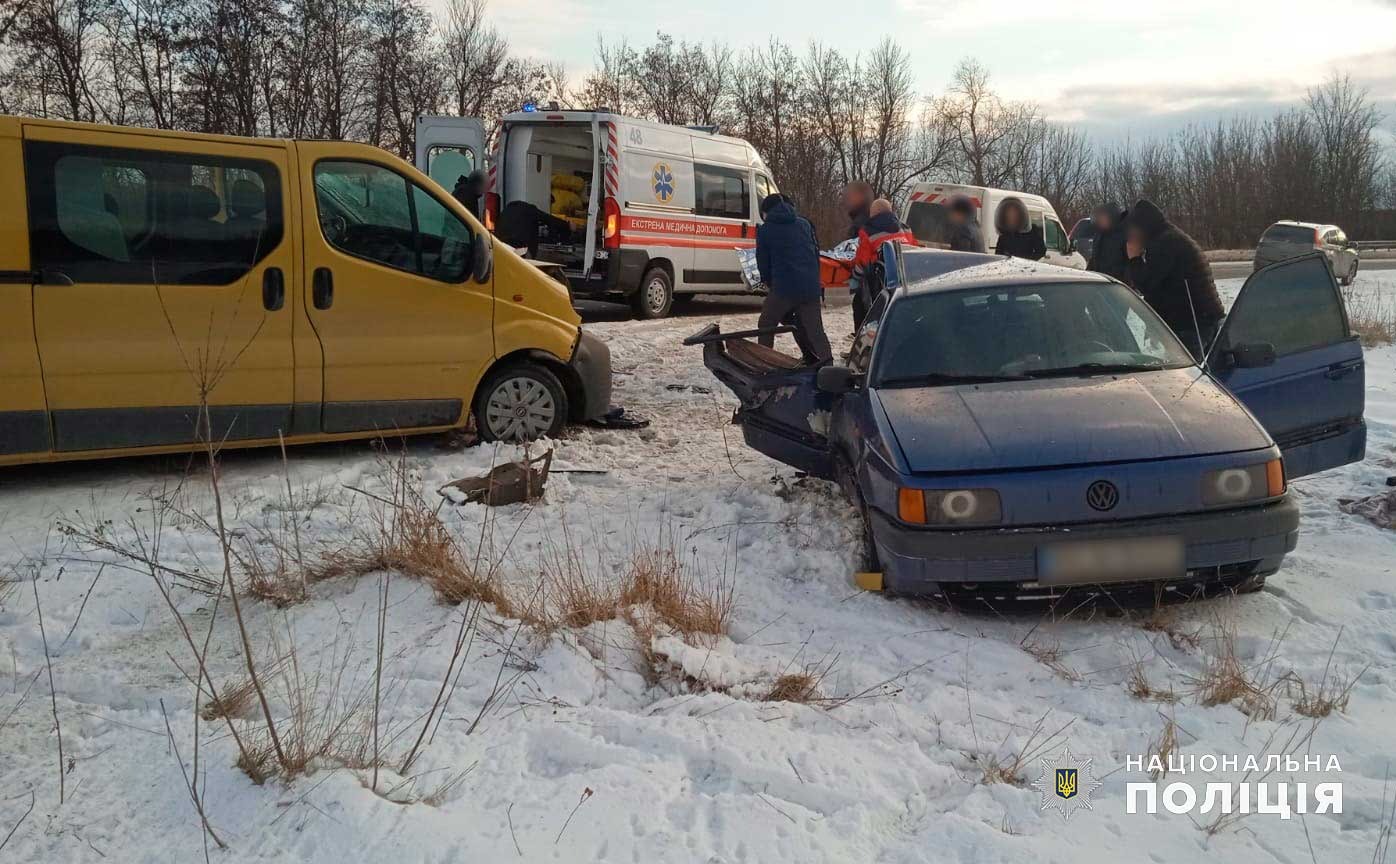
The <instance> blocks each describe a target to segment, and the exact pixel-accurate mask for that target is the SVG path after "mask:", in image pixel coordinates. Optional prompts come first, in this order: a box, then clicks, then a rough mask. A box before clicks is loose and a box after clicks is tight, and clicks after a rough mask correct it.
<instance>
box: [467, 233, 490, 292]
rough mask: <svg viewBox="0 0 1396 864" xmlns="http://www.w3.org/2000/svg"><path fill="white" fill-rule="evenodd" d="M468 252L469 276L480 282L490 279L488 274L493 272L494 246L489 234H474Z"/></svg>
mask: <svg viewBox="0 0 1396 864" xmlns="http://www.w3.org/2000/svg"><path fill="white" fill-rule="evenodd" d="M470 254H471V262H470V276H471V278H473V279H474V280H475V281H476V282H479V283H481V284H484V283H486V282H488V281H490V276H491V275H492V274H493V273H494V248H493V244H492V243H491V242H490V238H489V235H487V234H477V235H475V242H474V243H473V244H472V245H471V249H470Z"/></svg>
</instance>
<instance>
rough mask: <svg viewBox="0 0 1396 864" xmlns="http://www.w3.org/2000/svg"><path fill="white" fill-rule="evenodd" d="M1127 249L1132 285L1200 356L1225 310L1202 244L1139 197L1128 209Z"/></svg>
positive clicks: (1205, 349)
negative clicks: (1136, 202)
mask: <svg viewBox="0 0 1396 864" xmlns="http://www.w3.org/2000/svg"><path fill="white" fill-rule="evenodd" d="M1125 254H1126V256H1128V258H1129V269H1128V276H1129V279H1128V280H1127V281H1128V282H1129V284H1130V286H1131V287H1133V288H1134V290H1135V291H1138V292H1139V293H1140V295H1142V296H1143V298H1144V301H1145V302H1146V303H1148V304H1149V305H1150V306H1152V307H1153V309H1154V311H1155V312H1157V313H1158V314H1159V317H1161V318H1163V320H1164V321H1165V322H1166V323H1167V324H1168V326H1169V327H1171V328H1173V332H1174V333H1177V334H1178V336H1179V338H1181V339H1182V340H1183V344H1184V345H1186V346H1187V348H1188V350H1189V351H1191V352H1192V356H1193V357H1194V358H1196V359H1197V360H1198V361H1199V362H1200V361H1201V360H1202V358H1203V356H1204V355H1205V354H1206V352H1207V348H1208V347H1209V346H1210V345H1211V344H1212V338H1213V337H1214V336H1216V334H1217V328H1218V326H1219V325H1220V324H1221V319H1222V316H1223V315H1225V314H1226V312H1225V310H1224V309H1223V308H1222V302H1221V298H1220V297H1218V296H1217V285H1216V282H1214V281H1213V279H1212V265H1211V264H1209V263H1208V262H1207V257H1206V256H1205V255H1203V254H1202V248H1201V247H1200V246H1198V245H1197V242H1196V241H1194V240H1193V239H1192V238H1191V237H1189V236H1188V235H1187V234H1185V233H1183V231H1182V230H1181V229H1179V228H1178V227H1177V226H1176V225H1174V224H1173V223H1172V222H1169V221H1168V219H1167V217H1165V216H1164V215H1163V211H1162V210H1160V209H1158V207H1157V206H1156V205H1155V204H1154V203H1153V202H1152V201H1140V202H1139V203H1138V204H1135V205H1134V209H1133V210H1131V211H1130V214H1129V222H1128V224H1127V226H1126V237H1125Z"/></svg>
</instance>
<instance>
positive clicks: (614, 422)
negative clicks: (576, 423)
mask: <svg viewBox="0 0 1396 864" xmlns="http://www.w3.org/2000/svg"><path fill="white" fill-rule="evenodd" d="M587 425H588V426H591V427H593V428H596V429H644V428H645V427H646V426H648V425H650V421H649V420H646V419H645V418H643V417H636V416H634V415H631V414H626V413H625V409H624V408H612V409H611V410H610V411H607V412H606V413H605V414H602V415H601V416H600V417H597V418H595V419H592V420H588V421H587Z"/></svg>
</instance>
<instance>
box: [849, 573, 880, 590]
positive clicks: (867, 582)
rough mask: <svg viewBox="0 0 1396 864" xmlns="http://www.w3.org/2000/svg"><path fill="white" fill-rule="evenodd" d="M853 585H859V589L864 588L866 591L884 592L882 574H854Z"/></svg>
mask: <svg viewBox="0 0 1396 864" xmlns="http://www.w3.org/2000/svg"><path fill="white" fill-rule="evenodd" d="M853 584H855V585H857V586H858V587H859V588H862V589H863V590H864V591H881V590H882V574H881V573H854V574H853Z"/></svg>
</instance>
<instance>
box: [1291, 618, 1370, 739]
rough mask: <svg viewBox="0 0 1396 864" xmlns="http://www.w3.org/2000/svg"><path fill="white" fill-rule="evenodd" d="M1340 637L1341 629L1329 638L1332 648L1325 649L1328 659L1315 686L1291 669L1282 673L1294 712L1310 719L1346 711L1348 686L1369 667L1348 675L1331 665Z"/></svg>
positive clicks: (1354, 683)
mask: <svg viewBox="0 0 1396 864" xmlns="http://www.w3.org/2000/svg"><path fill="white" fill-rule="evenodd" d="M1342 638H1343V629H1342V628H1339V629H1338V635H1337V636H1335V637H1334V638H1333V647H1332V648H1330V649H1328V661H1327V662H1326V663H1324V665H1323V675H1322V677H1320V678H1319V681H1318V684H1317V685H1312V686H1311V685H1310V684H1308V683H1307V682H1305V681H1304V679H1303V677H1302V676H1300V675H1299V674H1298V673H1296V672H1294V671H1292V670H1291V671H1290V672H1289V673H1288V674H1287V675H1285V676H1284V679H1283V682H1284V685H1285V687H1286V688H1287V690H1288V692H1289V697H1290V699H1291V700H1292V702H1293V707H1294V713H1296V714H1299V715H1301V716H1304V717H1309V718H1313V719H1321V718H1323V717H1327V716H1328V715H1330V714H1332V713H1333V712H1334V711H1337V712H1339V713H1342V712H1345V711H1347V710H1348V700H1349V699H1351V698H1352V688H1353V687H1354V686H1356V684H1357V682H1358V681H1359V680H1360V679H1361V678H1362V676H1363V675H1365V674H1366V673H1367V669H1368V668H1370V667H1369V666H1363V667H1362V668H1361V669H1360V670H1358V671H1357V672H1355V673H1352V674H1344V673H1342V672H1339V671H1337V670H1335V669H1334V668H1333V655H1334V654H1336V653H1337V651H1338V642H1339V640H1341V639H1342Z"/></svg>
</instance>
